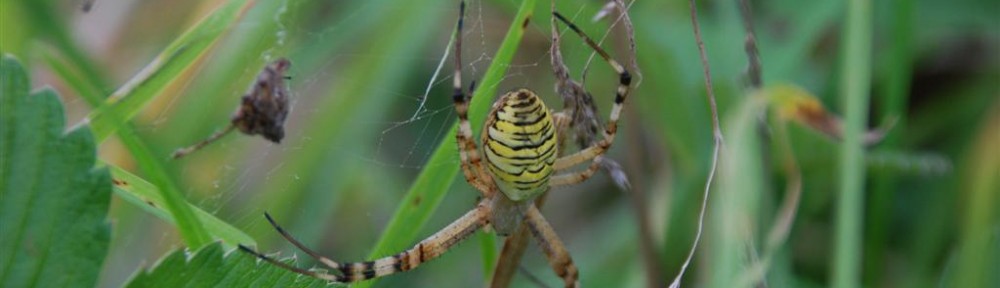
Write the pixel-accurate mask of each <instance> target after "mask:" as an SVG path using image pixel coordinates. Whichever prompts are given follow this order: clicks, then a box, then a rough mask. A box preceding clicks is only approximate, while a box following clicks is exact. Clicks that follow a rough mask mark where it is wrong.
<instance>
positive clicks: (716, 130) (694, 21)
mask: <svg viewBox="0 0 1000 288" xmlns="http://www.w3.org/2000/svg"><path fill="white" fill-rule="evenodd" d="M688 4H689V5H690V6H691V26H692V27H693V29H694V39H695V42H696V43H697V44H698V55H699V56H700V57H701V67H702V70H703V71H704V74H705V92H706V94H705V95H706V96H707V98H708V105H709V107H710V108H711V111H712V134H713V136H714V138H715V139H714V140H715V147H714V149H713V151H712V170H711V171H709V172H708V179H707V180H706V181H705V194H704V197H702V200H701V212H700V213H699V214H698V232H697V234H695V238H694V244H692V245H691V251H690V252H688V256H687V259H685V260H684V264H683V265H681V271H680V272H678V273H677V277H675V278H674V281H673V282H672V283H670V288H677V287H680V285H681V278H683V277H684V272H685V271H686V270H687V267H688V265H690V264H691V259H692V258H694V252H695V250H697V249H698V242H699V241H700V240H701V234H702V230H704V226H705V210H706V208H707V206H708V195H709V191H711V189H712V180H713V179H714V178H715V171H716V169H717V168H718V166H719V152H720V151H721V150H722V146H723V145H724V141H723V139H722V128H720V127H719V110H718V107H717V106H716V104H715V92H714V91H713V90H712V74H711V70H710V69H709V68H708V56H707V55H706V54H705V43H704V42H703V41H702V40H701V28H700V27H699V26H698V7H697V5H696V4H695V2H694V0H688Z"/></svg>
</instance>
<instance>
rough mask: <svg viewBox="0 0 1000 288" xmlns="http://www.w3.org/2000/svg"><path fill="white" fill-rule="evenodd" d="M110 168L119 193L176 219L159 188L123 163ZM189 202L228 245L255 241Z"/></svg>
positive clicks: (210, 230) (163, 216)
mask: <svg viewBox="0 0 1000 288" xmlns="http://www.w3.org/2000/svg"><path fill="white" fill-rule="evenodd" d="M108 168H109V169H110V170H111V176H112V177H113V180H112V184H114V188H115V189H114V191H115V194H116V195H118V197H121V198H122V199H124V200H125V201H128V202H129V203H132V204H134V205H136V206H138V207H140V208H141V209H143V210H145V211H146V212H149V213H150V214H153V215H156V217H159V218H160V219H163V220H164V221H167V222H170V223H176V222H177V221H176V220H174V218H173V216H172V214H171V213H170V211H167V210H166V209H165V208H166V201H165V200H164V199H163V196H162V193H161V192H160V191H159V190H160V189H159V188H157V187H156V186H154V185H153V184H152V183H149V182H148V181H146V180H145V179H142V178H140V177H139V176H136V175H135V174H132V173H129V172H128V171H125V169H122V168H120V167H117V166H114V165H108ZM188 205H189V206H190V207H191V210H192V211H194V213H195V215H196V216H197V217H198V219H199V220H200V221H201V223H202V224H203V225H204V227H205V230H206V231H207V232H208V233H209V234H211V235H212V236H214V238H218V239H221V240H222V241H223V242H224V244H227V245H229V246H227V247H230V246H231V247H236V244H244V245H256V242H255V241H254V240H253V238H250V236H249V235H247V234H246V233H243V231H241V230H240V229H238V228H236V227H233V226H232V225H229V223H226V222H225V221H223V220H221V219H219V218H216V217H215V216H214V215H212V214H211V213H208V212H205V210H201V209H200V208H198V206H195V205H191V204H188Z"/></svg>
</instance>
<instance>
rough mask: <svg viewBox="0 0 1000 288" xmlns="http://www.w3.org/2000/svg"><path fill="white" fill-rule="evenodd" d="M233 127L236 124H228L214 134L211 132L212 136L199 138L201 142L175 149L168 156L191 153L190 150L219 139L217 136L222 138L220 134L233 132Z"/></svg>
mask: <svg viewBox="0 0 1000 288" xmlns="http://www.w3.org/2000/svg"><path fill="white" fill-rule="evenodd" d="M235 128H236V125H232V124H229V125H228V126H226V128H225V129H222V130H219V131H216V132H215V134H212V136H209V137H208V138H206V139H205V140H201V142H198V143H196V144H194V145H191V146H188V147H186V148H181V149H177V151H174V154H173V155H171V156H170V157H171V158H173V159H179V158H181V157H184V156H185V155H187V154H191V152H194V151H198V150H200V149H201V148H202V147H205V145H208V144H210V143H212V142H215V140H219V138H222V136H226V134H229V132H233V130H234V129H235Z"/></svg>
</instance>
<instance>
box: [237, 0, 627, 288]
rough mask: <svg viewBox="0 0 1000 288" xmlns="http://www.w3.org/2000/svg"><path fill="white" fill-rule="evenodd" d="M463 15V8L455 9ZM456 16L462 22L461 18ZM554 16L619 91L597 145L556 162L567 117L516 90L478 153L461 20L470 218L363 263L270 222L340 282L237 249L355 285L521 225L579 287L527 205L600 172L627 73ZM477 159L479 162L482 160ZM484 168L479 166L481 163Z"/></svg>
mask: <svg viewBox="0 0 1000 288" xmlns="http://www.w3.org/2000/svg"><path fill="white" fill-rule="evenodd" d="M460 7H461V8H460V10H461V14H464V11H465V2H462V5H461V6H460ZM461 14H460V15H461ZM553 16H555V17H556V18H558V19H559V20H560V21H562V22H563V23H565V24H566V25H568V26H569V27H570V29H572V30H573V31H574V32H576V33H577V34H578V35H580V37H581V38H583V39H584V40H585V42H586V43H587V45H589V46H590V47H591V48H593V49H594V50H595V51H597V52H598V54H600V55H601V57H602V58H603V59H604V60H606V61H607V62H608V64H610V65H611V67H612V68H614V69H615V72H617V73H618V76H619V77H618V84H619V85H618V89H617V93H616V95H615V98H614V103H615V104H614V106H613V107H612V110H611V117H610V119H608V124H607V126H606V127H605V129H604V131H603V132H604V133H603V139H600V140H598V141H595V143H594V144H593V145H591V146H589V147H587V148H585V149H583V150H580V151H578V152H575V153H572V154H569V155H566V156H563V157H558V155H559V151H558V149H559V144H560V143H559V142H560V141H561V139H560V138H559V135H558V133H559V131H560V130H561V129H564V128H565V127H567V121H570V117H569V116H567V115H568V114H567V113H566V112H554V111H552V110H549V108H547V107H546V106H545V103H543V102H542V100H541V98H539V97H538V94H536V93H535V92H532V91H531V90H528V89H518V90H514V91H511V92H508V93H506V94H504V95H503V96H500V98H499V99H497V101H496V102H495V103H494V104H493V107H492V109H491V110H490V112H489V113H488V114H487V120H486V122H485V123H484V125H483V132H482V138H481V139H482V141H481V143H482V146H483V148H482V150H479V149H478V147H477V145H476V143H475V141H474V139H473V136H472V126H471V125H470V124H469V115H468V110H469V109H468V108H469V103H468V100H469V97H468V95H466V94H465V92H464V91H463V90H462V80H461V75H462V73H461V72H462V70H461V68H462V65H461V59H462V56H461V43H462V38H461V35H462V20H463V17H462V16H460V17H459V19H458V26H457V27H458V28H457V31H456V34H455V35H456V41H455V75H454V94H453V96H452V99H453V101H454V104H455V110H456V112H457V113H458V122H459V125H458V127H459V128H458V133H456V141H457V143H458V151H459V158H460V159H461V166H462V172H463V174H464V175H465V179H466V181H467V182H469V184H470V185H472V186H473V187H475V188H476V190H479V191H480V192H481V193H482V200H480V201H479V203H478V204H477V205H476V207H475V208H473V209H472V210H471V211H469V212H467V213H465V215H463V216H462V217H460V218H459V219H458V220H455V221H454V222H452V223H451V224H450V225H448V226H447V227H445V228H444V229H441V230H440V231H438V232H437V233H435V234H434V235H431V236H430V237H429V238H427V239H424V240H423V241H420V243H417V245H416V246H414V247H413V248H410V249H408V250H406V251H403V252H401V253H399V254H396V255H393V256H388V257H383V258H380V259H376V260H373V261H367V262H356V263H347V262H337V261H333V260H330V259H329V258H326V257H323V256H321V255H319V254H317V253H316V252H313V251H312V250H310V249H308V248H306V247H305V246H303V245H302V244H301V243H299V241H297V240H295V238H293V237H292V236H291V235H289V234H288V233H286V232H285V231H284V230H283V229H281V227H280V226H278V225H277V223H275V222H274V220H273V219H272V218H271V217H270V216H267V219H268V220H269V221H270V222H271V224H272V225H273V226H274V227H275V228H276V229H277V230H278V232H279V233H281V235H282V236H283V237H285V239H287V240H288V241H289V242H291V243H292V244H293V245H295V246H296V247H298V248H299V249H302V251H304V252H306V253H307V254H309V255H310V256H312V257H314V258H316V259H318V260H319V261H320V262H321V263H322V264H323V265H325V266H327V267H330V268H332V269H334V270H336V271H338V272H339V273H338V274H329V273H324V272H317V271H308V270H304V269H301V268H296V267H292V266H290V265H288V264H285V263H282V262H279V261H276V260H273V259H271V258H268V257H266V256H263V255H261V254H260V253H257V252H255V251H254V250H252V249H250V248H247V247H244V246H240V248H242V249H243V250H244V251H247V252H249V253H253V254H255V255H257V256H258V257H260V258H261V259H264V260H267V261H268V262H271V263H273V264H275V265H278V266H281V267H284V268H286V269H289V270H292V271H295V272H298V273H301V274H305V275H309V276H313V277H317V278H320V279H326V280H330V281H337V282H354V281H361V280H366V279H371V278H376V277H381V276H385V275H389V274H393V273H396V272H401V271H407V270H410V269H413V268H416V267H417V266H419V265H420V264H421V263H424V262H426V261H430V260H432V259H434V258H436V257H438V256H440V255H441V254H443V253H444V252H447V251H448V250H449V249H451V248H452V247H453V246H454V245H455V244H457V243H458V242H461V241H462V240H464V239H466V238H467V237H469V236H470V235H472V234H473V233H474V232H475V231H477V230H479V229H481V228H484V227H493V229H494V230H495V231H497V232H498V233H499V234H500V235H507V234H510V233H512V232H513V231H515V229H518V227H519V226H520V225H526V226H527V228H528V230H529V231H530V232H531V235H532V236H534V238H535V239H536V240H538V241H537V242H538V245H539V246H541V248H542V249H541V250H542V252H543V253H545V256H546V258H548V260H549V264H550V265H551V267H552V269H553V270H554V271H555V272H556V274H557V275H559V277H560V278H562V279H563V282H564V283H565V285H566V286H567V287H576V286H579V283H578V282H577V278H578V274H577V269H576V266H575V265H574V264H573V261H572V259H570V256H569V253H568V252H567V251H566V248H565V247H564V245H563V244H562V241H561V240H559V236H558V235H556V233H555V230H553V229H552V226H550V225H549V223H548V222H547V221H546V220H545V217H543V216H542V214H541V212H540V211H539V210H538V207H535V205H534V203H533V201H532V200H533V199H534V198H535V197H537V196H538V195H540V194H542V193H543V192H545V191H547V190H548V189H549V188H551V187H555V186H564V185H572V184H576V183H580V182H582V181H584V180H586V179H588V178H590V176H592V175H593V174H594V172H595V171H597V169H598V168H599V167H600V166H599V164H600V163H601V159H602V158H601V157H602V155H604V152H606V151H607V149H608V148H609V147H610V146H611V143H612V142H613V141H614V136H615V133H616V131H617V127H618V126H617V125H618V117H619V116H620V115H621V110H622V104H623V103H624V101H625V99H626V98H627V97H628V94H629V90H630V86H629V85H630V84H631V76H630V75H629V73H628V71H626V70H625V68H624V67H623V66H622V65H621V64H618V62H616V61H615V60H613V59H611V57H610V56H609V55H608V54H607V52H605V51H604V50H603V49H601V48H600V46H598V45H597V44H596V43H594V41H592V40H591V39H590V38H589V37H587V36H586V35H585V34H583V32H582V31H580V29H579V28H577V27H576V26H575V25H573V24H572V23H571V22H570V21H569V20H567V19H566V18H564V17H563V16H562V15H559V13H556V12H553ZM481 155H485V157H484V156H481ZM484 160H485V161H484ZM587 162H589V163H590V165H589V166H588V167H587V169H585V170H583V171H569V172H565V171H567V170H568V168H571V167H574V166H577V165H580V164H584V163H587Z"/></svg>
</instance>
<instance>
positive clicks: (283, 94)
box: [173, 58, 292, 159]
mask: <svg viewBox="0 0 1000 288" xmlns="http://www.w3.org/2000/svg"><path fill="white" fill-rule="evenodd" d="M291 66H292V62H290V61H288V59H285V58H280V59H278V60H275V61H274V62H271V64H270V65H267V66H266V67H264V70H262V71H260V74H258V75H257V81H255V82H254V84H253V86H250V89H249V91H248V92H247V94H245V95H243V98H242V100H241V102H240V106H239V109H237V110H236V113H233V117H232V119H231V121H230V123H229V126H227V127H226V128H225V129H223V130H222V131H218V132H215V134H212V136H209V137H208V138H207V139H205V140H202V141H201V142H198V144H195V145H192V146H190V147H187V148H182V149H178V150H177V151H175V152H174V154H173V158H174V159H177V158H180V157H183V156H184V155H187V154H190V153H191V152H194V151H198V149H201V148H202V147H205V145H208V144H209V143H212V142H214V141H215V140H218V139H219V138H222V136H225V135H226V134H229V132H231V131H233V129H239V130H240V132H243V134H247V135H250V136H253V135H261V136H264V138H265V139H267V140H270V141H271V142H274V143H281V139H282V138H284V137H285V128H284V123H285V118H286V117H287V116H288V93H289V92H288V87H287V86H286V85H285V79H288V77H287V76H285V73H286V72H288V69H289V68H290V67H291Z"/></svg>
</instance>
